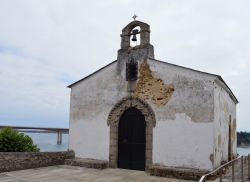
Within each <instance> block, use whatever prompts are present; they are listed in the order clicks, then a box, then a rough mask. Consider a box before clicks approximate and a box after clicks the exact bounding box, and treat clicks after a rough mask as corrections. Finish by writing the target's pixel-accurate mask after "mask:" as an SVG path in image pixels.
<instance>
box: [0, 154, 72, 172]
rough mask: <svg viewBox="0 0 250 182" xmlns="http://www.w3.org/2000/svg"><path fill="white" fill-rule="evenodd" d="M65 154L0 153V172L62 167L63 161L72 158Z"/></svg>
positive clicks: (70, 155)
mask: <svg viewBox="0 0 250 182" xmlns="http://www.w3.org/2000/svg"><path fill="white" fill-rule="evenodd" d="M74 156H75V154H74V152H73V151H66V152H0V172H5V171H14V170H21V169H29V168H37V167H45V166H53V165H62V164H64V161H65V159H71V158H74Z"/></svg>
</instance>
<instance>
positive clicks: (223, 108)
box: [214, 81, 237, 167]
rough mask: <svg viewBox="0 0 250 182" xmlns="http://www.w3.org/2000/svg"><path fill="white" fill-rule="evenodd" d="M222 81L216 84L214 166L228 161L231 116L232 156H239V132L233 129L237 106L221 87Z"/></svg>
mask: <svg viewBox="0 0 250 182" xmlns="http://www.w3.org/2000/svg"><path fill="white" fill-rule="evenodd" d="M220 84H221V83H220V81H216V83H215V97H214V99H215V108H214V109H215V112H214V114H215V122H214V133H215V135H214V143H215V146H214V166H215V167H218V166H220V164H221V162H222V161H228V141H229V122H230V119H229V118H230V115H231V126H232V130H231V131H232V133H233V132H234V135H233V136H234V138H233V136H232V135H231V136H232V140H233V142H232V154H233V156H236V155H237V133H236V132H237V131H236V128H233V120H234V119H235V120H236V104H235V103H234V101H233V100H232V99H231V98H230V96H229V94H228V93H227V92H226V91H225V90H224V89H223V88H222V87H221V85H220Z"/></svg>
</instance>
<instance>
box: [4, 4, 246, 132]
mask: <svg viewBox="0 0 250 182" xmlns="http://www.w3.org/2000/svg"><path fill="white" fill-rule="evenodd" d="M249 7H250V2H249V1H247V0H239V1H233V0H222V1H216V0H207V1H198V0H190V1H186V0H176V1H163V0H157V1H142V0H138V1H132V0H128V1H117V0H108V1H94V0H91V1H90V0H89V1H81V0H75V1H69V0H55V1H50V0H40V1H39V0H37V1H28V0H23V1H18V0H10V1H1V2H0V22H1V23H0V84H1V88H0V94H1V104H0V122H1V123H0V124H8V123H12V124H19V123H20V124H21V125H24V124H25V125H26V124H27V125H48V126H50V125H54V126H59V125H61V126H67V125H68V115H69V93H70V90H69V89H67V88H66V86H67V85H68V84H69V83H71V82H74V81H77V80H78V79H81V78H82V77H84V76H86V75H88V74H90V73H92V72H93V71H95V70H97V69H99V68H100V67H102V66H104V65H106V64H108V63H109V62H111V61H113V60H115V59H116V56H117V50H118V49H119V47H120V33H121V29H122V28H123V27H124V26H125V25H126V24H127V23H129V22H130V21H131V20H132V19H131V17H132V16H133V14H134V13H136V14H138V16H139V17H138V19H139V20H141V21H145V22H147V23H149V24H150V26H151V42H152V44H153V45H154V47H155V55H156V58H157V59H160V60H163V61H167V62H171V63H174V64H179V65H182V66H186V67H191V68H194V69H198V70H202V71H206V72H211V73H215V74H220V75H222V76H223V78H224V79H225V80H226V81H227V83H228V85H229V86H230V87H231V88H232V90H233V91H234V92H235V95H236V96H237V97H238V99H239V101H240V104H239V105H238V129H239V130H249V131H250V124H248V123H249V122H248V120H247V119H248V114H247V113H248V109H249V107H250V106H249V104H248V99H247V97H248V95H247V93H248V90H249V89H250V86H249V85H250V84H249V81H248V80H249V79H247V78H249V77H250V73H248V68H249V66H250V61H249V59H250V53H249V48H250V44H249V42H250V35H249V32H250V25H249V23H248V21H249V18H250V13H249Z"/></svg>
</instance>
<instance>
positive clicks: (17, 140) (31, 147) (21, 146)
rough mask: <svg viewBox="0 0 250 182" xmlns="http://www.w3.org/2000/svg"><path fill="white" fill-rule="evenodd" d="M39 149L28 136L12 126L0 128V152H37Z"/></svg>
mask: <svg viewBox="0 0 250 182" xmlns="http://www.w3.org/2000/svg"><path fill="white" fill-rule="evenodd" d="M39 150H40V149H39V148H38V147H37V145H35V144H34V143H33V140H32V138H31V137H30V136H28V135H25V134H24V133H19V132H18V131H16V130H14V129H12V128H2V129H1V130H0V152H38V151H39Z"/></svg>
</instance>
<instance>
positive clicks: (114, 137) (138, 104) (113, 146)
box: [108, 96, 156, 170]
mask: <svg viewBox="0 0 250 182" xmlns="http://www.w3.org/2000/svg"><path fill="white" fill-rule="evenodd" d="M131 107H135V108H137V109H138V110H140V111H141V112H142V114H143V115H144V117H145V121H146V155H145V156H146V159H145V168H146V170H149V168H150V166H151V165H152V149H153V127H155V124H156V120H155V115H154V112H153V110H152V108H151V107H150V106H149V105H148V104H147V103H146V102H144V101H143V100H141V99H139V98H137V97H132V96H129V97H125V98H123V99H122V100H120V101H119V102H118V103H117V104H116V105H115V106H114V107H113V108H112V110H111V111H110V113H109V116H108V126H110V142H109V166H110V167H112V168H117V159H118V126H119V121H120V117H121V116H122V114H123V113H124V111H126V110H127V109H129V108H131Z"/></svg>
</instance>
